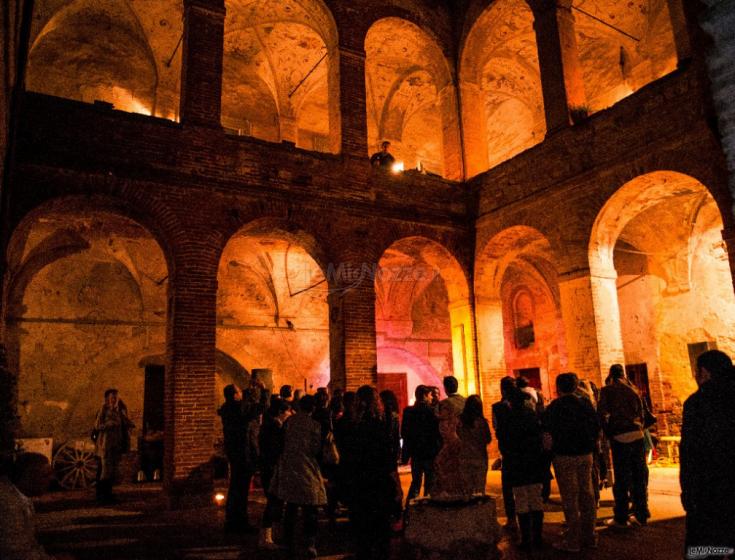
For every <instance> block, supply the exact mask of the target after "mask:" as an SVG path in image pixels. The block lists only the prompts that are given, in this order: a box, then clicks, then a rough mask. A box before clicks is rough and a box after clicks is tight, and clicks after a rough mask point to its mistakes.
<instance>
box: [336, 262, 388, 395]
mask: <svg viewBox="0 0 735 560" xmlns="http://www.w3.org/2000/svg"><path fill="white" fill-rule="evenodd" d="M351 271H352V272H351ZM338 276H339V278H338V279H337V281H336V282H332V283H331V285H330V293H329V297H328V299H327V301H328V304H329V355H330V360H329V364H330V374H331V382H330V385H332V386H333V387H342V388H345V389H349V390H355V389H357V388H359V387H360V386H361V385H365V384H369V385H375V384H376V383H377V379H378V377H377V372H378V356H377V350H376V340H375V280H374V278H373V275H372V272H371V271H370V270H368V267H362V265H361V263H351V264H345V265H344V266H343V268H342V272H339V274H338Z"/></svg>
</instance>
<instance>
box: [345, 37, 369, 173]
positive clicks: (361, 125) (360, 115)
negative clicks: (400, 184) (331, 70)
mask: <svg viewBox="0 0 735 560" xmlns="http://www.w3.org/2000/svg"><path fill="white" fill-rule="evenodd" d="M338 52H339V99H340V114H341V119H340V120H341V133H342V153H343V154H345V155H348V156H354V157H359V158H365V159H367V157H368V156H369V154H368V145H367V101H366V90H365V51H364V50H360V51H357V50H354V49H350V48H347V47H344V46H342V47H339V49H338Z"/></svg>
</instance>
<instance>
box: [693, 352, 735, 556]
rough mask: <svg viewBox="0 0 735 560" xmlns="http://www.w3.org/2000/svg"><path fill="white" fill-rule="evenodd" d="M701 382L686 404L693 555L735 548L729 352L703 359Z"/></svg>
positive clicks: (734, 419) (734, 422) (733, 376)
mask: <svg viewBox="0 0 735 560" xmlns="http://www.w3.org/2000/svg"><path fill="white" fill-rule="evenodd" d="M695 379H696V381H697V385H698V386H699V389H698V390H697V392H696V393H694V394H693V395H692V396H690V397H689V398H688V399H687V400H686V401H685V402H684V417H683V421H682V428H681V471H680V476H681V502H682V504H683V506H684V509H685V510H686V512H687V520H686V546H687V552H688V553H692V554H693V553H694V551H693V550H690V547H701V546H707V547H722V548H729V549H731V550H732V549H733V548H735V468H734V467H733V466H734V465H735V446H733V442H735V414H733V403H735V371H733V365H732V361H731V360H730V358H729V356H727V355H726V354H725V353H723V352H720V351H718V350H709V351H707V352H705V353H704V354H702V355H700V356H699V357H698V358H697V371H696V373H695ZM687 557H693V556H687ZM699 557H701V556H699ZM714 557H715V556H712V557H711V558H714ZM717 558H722V556H717Z"/></svg>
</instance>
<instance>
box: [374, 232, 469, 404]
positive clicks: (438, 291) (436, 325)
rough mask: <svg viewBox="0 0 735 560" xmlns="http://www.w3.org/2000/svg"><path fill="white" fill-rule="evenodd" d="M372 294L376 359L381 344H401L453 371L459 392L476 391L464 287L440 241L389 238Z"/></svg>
mask: <svg viewBox="0 0 735 560" xmlns="http://www.w3.org/2000/svg"><path fill="white" fill-rule="evenodd" d="M375 292H376V302H375V306H376V311H375V316H376V335H377V348H378V363H381V361H382V360H383V361H384V359H383V358H381V354H382V352H383V349H384V348H393V349H395V348H403V349H404V350H406V351H408V352H410V353H413V354H415V355H416V356H417V357H418V358H420V359H421V360H423V361H424V362H427V363H430V364H431V365H432V367H433V368H434V369H435V370H436V371H437V372H439V373H441V374H450V373H451V374H453V375H455V376H456V377H457V378H458V379H459V381H460V388H461V390H462V392H466V393H468V394H471V393H476V392H478V391H479V385H478V381H477V376H476V373H475V372H476V367H475V351H474V346H475V342H474V341H475V337H474V320H473V309H472V304H471V300H470V288H469V284H468V281H467V277H466V275H465V273H464V271H463V269H462V267H461V265H460V264H459V262H458V261H457V259H456V258H455V257H454V256H453V255H452V254H451V253H450V252H449V251H448V250H447V249H446V248H445V247H444V246H443V245H441V244H439V243H438V242H436V241H433V240H430V239H428V238H425V237H417V236H413V237H404V238H400V239H398V240H396V241H394V242H393V243H392V244H391V245H390V246H389V247H388V248H387V249H386V250H385V251H384V253H383V255H382V256H381V258H380V261H379V262H378V269H377V272H376V275H375Z"/></svg>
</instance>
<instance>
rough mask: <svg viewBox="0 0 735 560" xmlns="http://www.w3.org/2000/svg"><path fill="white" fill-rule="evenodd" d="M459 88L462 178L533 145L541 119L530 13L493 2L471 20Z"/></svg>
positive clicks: (540, 134) (513, 1) (517, 2)
mask: <svg viewBox="0 0 735 560" xmlns="http://www.w3.org/2000/svg"><path fill="white" fill-rule="evenodd" d="M459 60H460V66H459V68H460V69H459V87H460V96H461V105H462V122H463V133H464V134H463V137H464V147H465V165H466V168H467V176H468V177H472V176H475V175H477V174H479V173H482V172H483V171H486V170H487V169H489V168H491V167H493V166H495V165H497V164H499V163H501V162H503V161H505V160H507V159H510V158H511V157H513V156H515V155H516V154H518V153H520V152H522V151H524V150H526V149H527V148H530V147H531V146H533V145H535V144H538V143H539V142H541V141H542V140H543V139H544V135H545V133H546V121H545V117H544V106H543V97H542V92H541V74H540V71H539V63H538V50H537V48H536V35H535V32H534V29H533V13H532V12H531V9H530V7H529V6H528V5H527V3H526V2H525V1H524V0H498V1H497V2H493V3H492V4H491V5H490V6H489V7H487V8H485V10H484V11H483V12H482V13H481V14H480V16H479V17H478V18H477V20H476V21H475V22H474V23H473V25H472V28H471V29H470V31H469V33H468V34H467V37H466V39H465V41H464V44H463V45H462V47H461V51H460V56H459Z"/></svg>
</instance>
